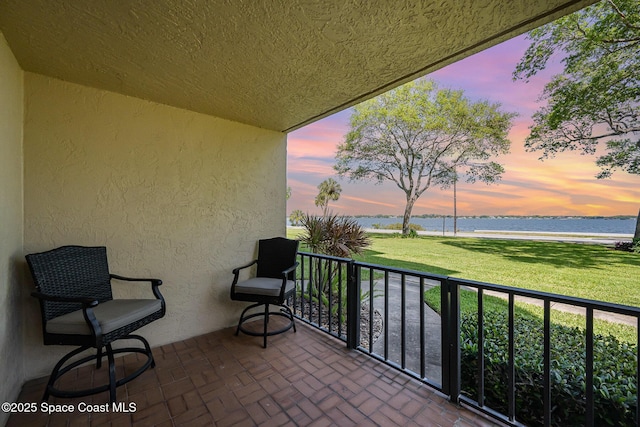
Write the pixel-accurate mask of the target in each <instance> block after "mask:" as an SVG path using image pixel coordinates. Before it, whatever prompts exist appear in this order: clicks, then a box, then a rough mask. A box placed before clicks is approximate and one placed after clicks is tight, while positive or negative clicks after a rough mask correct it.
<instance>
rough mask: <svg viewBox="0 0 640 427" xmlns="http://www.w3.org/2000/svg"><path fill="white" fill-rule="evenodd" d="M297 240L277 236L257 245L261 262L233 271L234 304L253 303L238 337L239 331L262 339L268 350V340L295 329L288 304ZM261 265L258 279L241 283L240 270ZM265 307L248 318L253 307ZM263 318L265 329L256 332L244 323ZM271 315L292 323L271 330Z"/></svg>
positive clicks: (241, 317) (295, 264) (294, 268)
mask: <svg viewBox="0 0 640 427" xmlns="http://www.w3.org/2000/svg"><path fill="white" fill-rule="evenodd" d="M297 256H298V241H297V240H290V239H285V238H283V237H274V238H272V239H265V240H260V241H259V242H258V259H256V260H253V261H252V262H250V263H249V264H247V265H244V266H242V267H238V268H236V269H234V270H233V275H234V277H233V283H232V285H231V299H232V300H235V301H249V302H253V303H254V304H252V305H250V306H248V307H247V308H245V309H244V310H243V311H242V314H241V315H240V320H239V321H238V327H237V329H236V335H238V333H239V332H240V331H242V332H244V333H245V334H248V335H253V336H261V337H263V346H264V348H267V337H268V336H271V335H276V334H281V333H283V332H285V331H288V330H289V329H291V328H293V331H294V332H295V330H296V325H295V322H294V318H293V312H292V311H291V309H290V308H289V307H288V306H287V305H286V304H285V302H286V301H287V300H288V299H289V297H290V296H291V295H293V292H294V291H295V271H296V268H297V267H298V262H297V261H296V257H297ZM254 264H258V268H257V272H256V277H253V278H251V279H249V280H245V281H242V282H238V277H239V274H240V270H242V269H244V268H248V267H251V266H252V265H254ZM261 305H264V312H258V313H253V314H249V315H246V313H247V311H249V310H251V309H252V308H256V307H259V306H261ZM269 305H277V306H279V307H280V310H278V311H269ZM261 316H263V317H264V319H263V323H264V324H263V328H262V331H261V332H256V331H253V330H251V329H248V328H245V327H244V325H243V324H244V322H246V321H247V320H249V319H251V318H254V317H261ZM270 316H283V317H285V318H287V319H288V320H289V322H288V323H287V325H286V326H284V327H281V328H279V329H276V330H269V328H268V323H269V317H270Z"/></svg>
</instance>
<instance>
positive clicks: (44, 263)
mask: <svg viewBox="0 0 640 427" xmlns="http://www.w3.org/2000/svg"><path fill="white" fill-rule="evenodd" d="M26 258H27V262H28V264H29V268H30V269H31V274H32V275H33V279H34V281H35V284H36V288H37V289H38V291H40V292H42V293H44V294H48V295H57V296H64V297H86V298H92V299H95V300H98V302H104V301H109V300H111V299H113V296H112V293H111V283H110V278H109V265H108V263H107V249H106V248H105V247H104V246H100V247H82V246H63V247H60V248H57V249H53V250H50V251H47V252H41V253H37V254H31V255H27V256H26ZM41 303H42V304H43V312H44V316H45V319H46V320H49V319H53V318H54V317H57V316H61V315H63V314H67V313H70V312H72V311H75V310H79V309H81V308H82V305H81V304H78V303H62V302H51V301H41Z"/></svg>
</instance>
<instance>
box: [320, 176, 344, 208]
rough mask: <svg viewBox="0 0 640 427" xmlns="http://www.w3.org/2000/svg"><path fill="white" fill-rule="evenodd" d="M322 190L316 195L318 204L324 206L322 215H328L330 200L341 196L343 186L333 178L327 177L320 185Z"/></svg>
mask: <svg viewBox="0 0 640 427" xmlns="http://www.w3.org/2000/svg"><path fill="white" fill-rule="evenodd" d="M318 190H320V192H319V193H318V195H317V196H316V200H315V203H316V206H318V207H321V208H322V216H324V217H326V216H327V213H328V210H329V201H330V200H333V201H336V200H338V199H339V198H340V193H342V187H340V184H338V183H337V182H336V180H335V179H333V178H327V179H325V180H324V181H322V182H321V183H320V185H318Z"/></svg>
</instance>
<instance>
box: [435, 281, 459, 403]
mask: <svg viewBox="0 0 640 427" xmlns="http://www.w3.org/2000/svg"><path fill="white" fill-rule="evenodd" d="M459 293H460V286H459V285H458V284H457V283H452V282H451V281H450V280H449V278H447V279H445V280H444V281H443V282H442V283H441V285H440V303H441V305H440V307H441V310H442V316H441V321H442V326H441V332H442V391H443V392H444V393H445V394H446V395H448V396H449V400H450V401H451V402H453V403H455V404H458V403H459V400H460V381H461V380H460V298H459Z"/></svg>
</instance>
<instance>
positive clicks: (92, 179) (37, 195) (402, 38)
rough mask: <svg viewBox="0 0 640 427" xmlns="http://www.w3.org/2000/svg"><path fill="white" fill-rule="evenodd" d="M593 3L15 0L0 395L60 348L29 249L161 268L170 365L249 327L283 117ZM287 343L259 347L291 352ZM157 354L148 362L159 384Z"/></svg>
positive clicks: (280, 188)
mask: <svg viewBox="0 0 640 427" xmlns="http://www.w3.org/2000/svg"><path fill="white" fill-rule="evenodd" d="M590 3H592V1H590V0H556V1H545V2H533V3H532V2H529V1H524V0H522V1H510V2H500V1H496V0H491V1H485V2H472V1H468V2H462V3H460V2H449V1H444V2H439V3H435V4H434V3H433V2H426V1H424V2H414V3H411V4H402V5H398V4H396V2H373V3H367V2H365V3H361V2H354V3H349V2H347V3H345V2H343V1H333V0H331V1H326V2H312V1H295V2H290V1H286V0H279V1H271V2H226V1H195V2H188V3H182V2H171V1H166V2H142V3H122V4H117V5H116V4H114V3H112V2H89V3H86V2H75V1H70V0H69V1H66V0H65V1H56V2H50V1H45V0H26V1H18V0H1V1H0V147H1V150H2V156H0V177H1V179H0V189H1V191H0V223H2V227H1V228H0V313H2V319H1V320H0V351H1V352H2V354H3V355H5V356H4V359H3V360H4V362H3V363H2V364H0V379H1V380H2V381H0V399H1V400H2V401H6V402H15V401H17V399H18V396H19V395H20V391H21V389H22V386H23V384H25V383H27V384H28V386H27V387H26V388H25V392H29V390H30V385H31V384H33V383H31V382H30V381H32V380H34V379H36V378H40V377H42V376H44V375H46V374H48V372H49V371H50V369H51V367H52V366H53V365H54V364H55V361H56V360H58V359H59V358H60V356H61V355H62V354H63V353H64V350H63V349H61V348H56V347H44V346H43V345H42V339H41V330H40V313H39V310H38V306H37V302H36V301H35V300H34V299H33V298H31V297H30V296H29V293H30V291H31V286H32V284H31V282H30V279H29V276H28V273H27V270H26V265H25V262H24V255H25V254H28V253H33V252H38V251H43V250H47V249H51V248H53V247H57V246H62V245H66V244H79V245H104V246H107V248H108V251H109V260H110V265H111V266H112V267H113V270H114V271H117V272H119V273H122V274H129V275H148V276H157V277H160V278H162V279H163V281H164V285H163V289H162V291H163V293H164V295H165V297H166V300H167V315H166V317H165V318H164V319H162V320H161V321H159V322H156V323H155V324H153V325H149V326H148V327H145V329H144V330H142V334H143V335H145V336H146V337H147V338H148V339H149V341H150V342H151V344H152V346H154V347H155V348H157V349H159V350H157V351H159V352H160V353H161V354H165V352H166V353H171V352H175V353H174V354H173V355H172V356H167V357H168V358H172V359H173V361H170V362H167V363H168V364H167V365H165V367H169V370H170V371H171V368H170V367H171V366H174V365H172V363H178V359H181V357H182V356H184V354H181V355H180V354H179V353H180V351H181V349H182V348H183V347H185V348H191V347H195V348H198V349H199V350H194V352H195V353H198V352H203V351H210V350H211V349H210V347H209V346H210V345H214V346H215V344H213V343H211V342H210V340H211V339H212V338H215V339H219V340H221V342H223V343H228V344H229V345H232V346H234V348H237V347H236V346H238V345H242V343H248V342H251V341H245V340H244V339H240V340H239V341H237V342H236V341H233V340H227V336H226V335H225V334H227V332H225V331H227V329H226V328H228V327H229V326H230V325H232V324H234V322H235V321H236V320H237V317H238V315H239V313H240V311H241V310H242V307H243V305H242V304H232V303H230V301H229V297H228V292H229V284H230V281H231V273H230V272H231V269H232V268H234V267H235V266H237V263H238V260H242V261H243V262H244V261H245V260H247V261H248V260H250V259H252V257H253V256H254V254H255V249H256V241H257V240H258V239H260V238H265V237H271V236H275V235H284V234H285V220H284V219H285V217H286V212H285V208H286V202H285V193H286V182H285V181H286V173H285V171H286V139H287V132H290V131H292V130H294V129H297V128H300V127H302V126H304V125H306V124H309V123H312V122H314V121H316V120H318V119H320V118H322V117H326V116H327V115H330V114H332V113H335V112H338V111H341V110H343V109H345V108H347V107H349V106H352V105H354V104H356V103H358V102H360V101H363V100H365V99H368V98H371V97H373V96H375V95H377V94H379V93H382V92H384V91H386V90H389V89H391V88H393V87H396V86H398V85H400V84H402V83H404V82H407V81H410V80H412V79H415V78H417V77H419V76H422V75H425V74H427V73H429V72H431V71H434V70H436V69H438V68H440V67H443V66H445V65H447V64H449V63H452V62H454V61H456V60H459V59H462V58H464V57H466V56H468V55H471V54H473V53H475V52H478V51H480V50H482V49H485V48H487V47H490V46H492V45H495V44H497V43H499V42H501V41H503V40H506V39H508V38H510V37H513V36H516V35H518V34H522V33H523V32H526V31H528V30H530V29H532V28H535V27H536V26H539V25H542V24H544V23H546V22H549V21H552V20H553V19H556V18H558V17H560V16H563V15H566V14H568V13H571V12H573V11H575V10H578V9H580V8H582V7H584V6H586V5H588V4H590ZM116 291H117V292H119V295H118V296H122V297H137V296H138V293H137V292H138V291H137V290H132V289H129V288H121V289H119V290H116ZM301 329H302V328H301ZM211 334H212V335H211ZM218 334H220V335H218ZM227 335H228V334H227ZM196 337H201V338H196ZM281 338H282V339H281ZM281 338H280V337H279V339H278V341H274V343H275V342H277V343H278V345H282V346H283V348H286V349H287V351H288V352H289V353H290V355H291V357H293V358H294V361H295V362H296V363H301V361H300V360H296V359H295V355H296V354H300V353H302V352H304V351H306V350H304V349H303V348H297V349H296V346H297V345H299V344H300V341H301V340H302V341H303V344H302V345H307V344H306V342H305V340H311V341H312V342H313V344H311V345H312V346H313V347H314V348H316V349H317V348H320V350H322V349H323V348H324V351H327V352H331V353H333V354H336V355H338V356H340V358H344V359H343V360H344V361H343V362H341V363H347V362H348V361H351V363H356V364H357V365H358V366H359V367H361V368H366V369H367V370H368V369H369V368H371V369H373V371H374V372H376V373H375V374H372V375H374V376H375V377H376V378H377V379H378V380H381V381H383V382H385V383H388V384H393V385H392V387H394V389H396V388H398V387H399V386H402V387H406V388H408V389H409V391H410V392H411V393H414V394H421V393H424V395H425V396H433V399H435V400H434V402H436V401H437V402H438V403H437V404H436V406H437V407H438V408H442V414H451V413H454V414H456V415H454V416H453V418H451V417H450V416H449V415H444V418H443V420H442V422H441V423H442V424H443V425H449V424H452V423H453V422H454V421H455V419H458V418H460V419H464V420H475V419H476V418H474V416H473V415H466V414H467V412H464V413H463V412H457V411H458V409H456V407H455V406H452V405H451V406H443V405H441V403H442V401H441V400H438V399H439V398H438V397H435V395H434V394H433V392H431V391H429V389H428V388H426V386H417V385H416V384H415V383H414V382H413V380H409V379H408V378H406V377H399V376H397V374H395V373H394V374H388V373H387V372H388V371H387V370H386V369H387V368H384V367H380V366H379V365H377V364H375V362H373V361H368V360H366V359H361V358H362V357H363V356H362V355H361V354H359V353H355V352H353V351H347V350H344V348H343V347H341V345H340V343H338V345H337V346H335V345H333V344H334V341H333V340H332V339H329V340H327V338H324V337H323V336H318V337H316V336H315V335H314V332H313V331H307V330H304V331H300V333H299V334H298V335H295V336H293V337H291V334H287V335H285V336H283V337H281ZM214 341H215V340H214ZM329 344H332V345H329ZM285 346H286V347H285ZM292 346H293V349H292ZM273 347H274V348H271V349H269V350H267V351H265V352H264V353H263V354H261V355H260V354H259V355H255V357H257V358H264V357H268V358H270V357H271V356H272V355H273V357H275V358H276V359H274V360H273V361H272V363H276V362H275V360H277V357H278V356H277V354H280V353H277V348H276V347H277V346H276V345H274V346H273ZM325 347H326V348H325ZM272 352H276V353H277V354H276V355H274V353H272ZM281 352H282V350H281ZM223 353H224V352H223ZM223 353H221V354H223ZM319 354H322V353H321V352H320V353H319ZM220 357H222V356H220ZM314 357H317V356H314ZM332 357H337V356H332ZM242 360H243V359H240V360H239V361H238V362H237V363H240V364H241V363H242ZM256 360H259V359H256ZM269 360H270V359H269ZM310 360H313V359H310ZM354 360H357V362H353V361H354ZM123 363H124V362H123ZM179 363H185V362H184V361H182V360H180V362H179ZM249 363H252V362H249ZM255 363H258V362H255ZM176 366H177V365H176ZM236 366H237V365H236ZM159 368H160V367H159ZM180 369H183V370H185V371H186V367H182V368H180ZM180 369H178V371H179V370H180ZM161 371H162V369H158V370H157V372H152V373H148V374H149V375H148V377H151V378H153V377H154V376H155V377H157V380H158V381H159V384H160V387H161V386H162V385H163V384H164V383H163V382H162V381H163V379H162V378H160V375H162V374H160V372H161ZM172 375H173V374H172ZM252 375H257V376H258V378H256V380H259V379H260V378H259V373H257V374H256V373H252ZM389 375H390V376H391V377H393V380H391V379H389V378H388V376H389ZM367 378H369V379H371V378H370V377H368V376H367ZM398 378H401V379H399V380H398ZM147 380H148V381H151V382H152V380H149V379H147ZM196 381H197V380H192V382H196ZM214 381H215V380H214ZM372 381H373V379H372ZM394 381H399V382H397V383H396V382H394ZM135 384H136V383H135V382H133V383H131V386H132V387H136V385H135ZM145 384H146V382H145V381H144V380H141V381H140V384H139V386H141V387H143V386H144V385H145ZM356 384H357V383H356ZM359 385H360V386H362V387H363V388H365V389H366V387H365V386H366V384H359ZM324 386H326V387H329V386H328V385H327V384H324ZM260 387H268V385H264V384H262V385H260ZM416 387H417V388H416ZM156 388H157V387H156ZM379 388H381V389H382V388H383V387H382V386H381V387H379ZM327 390H328V389H327ZM139 391H140V389H139ZM351 392H352V393H353V396H357V395H359V393H358V392H357V390H351ZM185 393H187V391H186V390H185ZM185 396H186V394H185ZM190 396H191V395H190ZM336 396H337V397H340V398H341V399H350V397H353V396H351V395H350V394H348V396H350V397H346V396H347V395H336ZM171 397H175V396H171ZM412 397H415V396H413V395H412ZM328 398H330V396H328V397H327V399H328ZM378 398H380V396H378ZM150 399H160V400H161V401H163V402H164V401H167V404H166V407H167V408H168V405H169V403H168V402H169V399H170V398H167V397H166V396H162V397H159V396H157V395H156V396H155V397H152V398H150ZM429 399H431V397H427V400H429ZM381 400H382V399H381ZM203 402H204V401H203ZM322 402H325V401H324V400H323V401H322ZM326 402H329V401H326ZM320 403H321V402H320ZM320 403H319V404H320ZM203 404H204V403H203ZM325 404H327V405H328V403H325ZM349 404H350V405H355V407H357V408H359V407H360V405H359V404H357V403H354V402H350V403H349ZM388 404H389V405H391V406H389V407H390V408H394V409H400V413H402V407H400V408H396V407H394V406H393V403H392V401H390V402H388ZM426 404H427V406H429V404H428V403H426ZM320 408H322V406H320ZM325 409H326V408H325ZM263 410H265V409H264V408H263ZM265 411H266V410H265ZM389 411H390V409H389ZM423 411H424V409H423ZM361 412H362V413H363V414H364V415H365V416H366V417H369V418H370V420H373V422H377V421H375V420H374V419H373V418H371V417H372V414H370V413H369V414H368V413H366V412H367V411H361ZM386 412H387V411H385V412H381V413H382V414H385V416H389V415H388V414H386ZM409 412H411V411H409ZM310 413H313V414H316V412H313V411H311V412H310ZM328 413H330V411H327V412H326V414H328ZM323 414H324V415H326V414H325V413H324V412H323ZM8 415H9V414H6V413H2V414H0V423H4V422H6V421H7V419H8ZM269 415H271V414H269ZM417 415H418V414H417V413H416V414H409V413H405V414H403V416H406V417H409V418H412V417H413V416H417ZM249 416H250V415H249ZM273 416H274V417H275V416H277V414H275V413H274V414H273ZM300 416H301V417H302V415H300ZM347 416H348V415H347ZM170 418H171V417H170ZM321 418H322V416H317V417H316V416H310V417H309V419H308V420H307V419H306V418H305V419H304V421H300V423H301V424H305V423H306V422H308V423H311V422H313V421H316V420H320V419H321ZM243 419H244V418H243ZM247 419H248V418H247ZM251 419H253V418H251ZM302 419H303V418H300V420H302ZM330 419H332V418H330ZM158 421H159V422H161V421H162V420H158ZM449 421H450V422H449ZM253 422H254V423H258V422H257V421H255V420H254V421H253ZM140 423H141V424H144V423H143V422H142V421H140ZM154 423H155V421H154Z"/></svg>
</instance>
